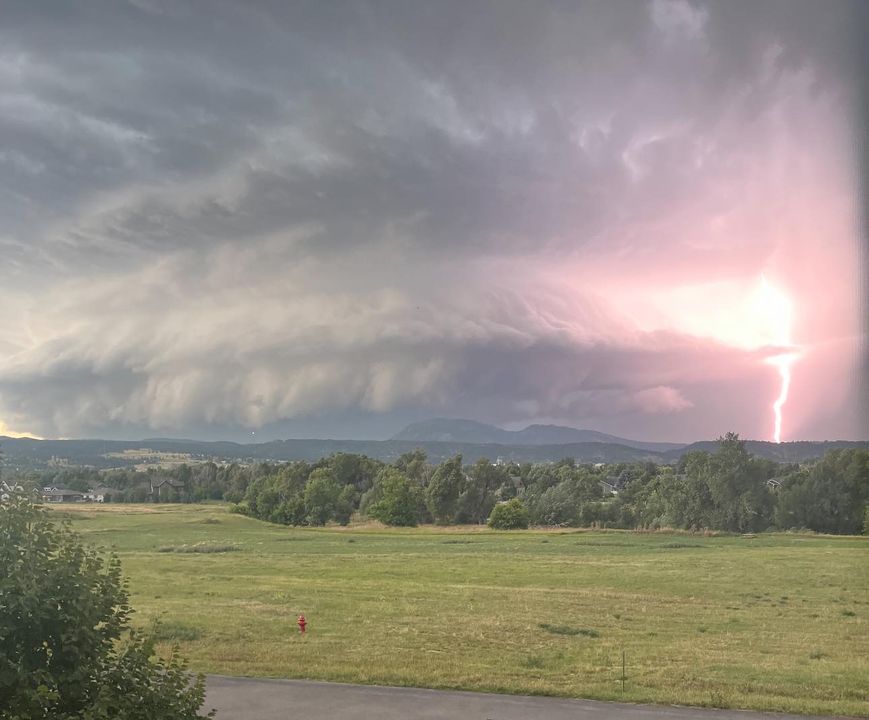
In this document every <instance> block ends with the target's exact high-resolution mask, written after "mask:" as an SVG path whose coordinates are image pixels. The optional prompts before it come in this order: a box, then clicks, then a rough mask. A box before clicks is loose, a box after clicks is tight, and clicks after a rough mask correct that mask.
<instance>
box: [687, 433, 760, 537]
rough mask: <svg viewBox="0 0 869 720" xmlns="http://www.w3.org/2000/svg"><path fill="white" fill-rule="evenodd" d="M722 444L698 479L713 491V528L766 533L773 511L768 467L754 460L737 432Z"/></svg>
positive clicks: (729, 435) (721, 439)
mask: <svg viewBox="0 0 869 720" xmlns="http://www.w3.org/2000/svg"><path fill="white" fill-rule="evenodd" d="M719 443H720V444H719V448H718V450H717V452H715V453H714V454H713V455H711V456H710V457H709V460H708V462H707V463H706V464H705V465H704V466H702V467H701V468H699V469H698V472H699V477H698V478H695V479H697V480H700V481H705V483H706V485H707V486H708V488H709V496H710V498H711V500H712V510H711V512H710V524H711V526H712V527H713V528H714V529H716V530H729V531H731V532H747V531H757V530H765V529H766V528H767V527H769V524H770V521H771V519H772V509H773V498H772V496H771V495H770V492H769V489H768V488H767V485H766V480H767V478H766V477H765V470H766V466H765V464H763V463H759V462H757V461H755V459H754V458H752V457H751V455H750V454H749V453H748V450H746V448H745V442H744V441H742V440H740V439H739V435H737V434H736V433H727V434H726V435H725V436H724V437H722V438H719ZM689 476H690V471H689Z"/></svg>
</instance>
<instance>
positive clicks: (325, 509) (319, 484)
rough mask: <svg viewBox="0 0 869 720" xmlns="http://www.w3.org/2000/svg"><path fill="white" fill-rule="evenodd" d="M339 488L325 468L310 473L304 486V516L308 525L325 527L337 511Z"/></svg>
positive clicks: (330, 472) (329, 471) (332, 475)
mask: <svg viewBox="0 0 869 720" xmlns="http://www.w3.org/2000/svg"><path fill="white" fill-rule="evenodd" d="M341 490H342V488H341V486H340V485H339V484H338V481H337V480H336V479H335V476H334V474H333V473H332V471H331V470H329V469H327V468H318V469H317V470H314V472H312V473H311V476H310V477H309V478H308V484H307V485H305V514H306V519H307V521H308V524H310V525H325V524H326V522H328V521H329V520H331V519H333V518H334V516H335V513H336V511H337V510H338V501H339V498H340V496H341Z"/></svg>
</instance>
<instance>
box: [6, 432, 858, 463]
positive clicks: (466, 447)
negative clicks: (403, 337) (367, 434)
mask: <svg viewBox="0 0 869 720" xmlns="http://www.w3.org/2000/svg"><path fill="white" fill-rule="evenodd" d="M496 429H497V428H496ZM570 429H571V428H568V430H570ZM521 432H524V431H521ZM717 445H718V444H717V442H715V441H711V442H708V441H704V442H697V443H693V444H691V445H687V446H685V447H678V446H677V447H675V448H672V449H669V450H649V449H644V448H641V447H631V446H629V445H624V444H620V443H614V442H570V443H556V444H546V445H542V444H541V445H532V444H525V445H523V444H518V443H514V444H510V443H486V442H466V441H464V442H463V441H459V440H435V441H432V440H398V439H392V440H277V441H274V442H267V443H257V444H250V445H247V444H245V445H243V444H239V443H232V442H200V441H195V440H170V439H160V438H151V439H146V440H32V439H27V438H9V437H2V436H0V451H2V452H3V460H2V465H3V466H4V467H6V468H9V469H14V470H42V469H46V468H49V467H57V468H58V469H61V468H63V467H65V466H77V465H78V466H82V465H86V466H91V467H96V468H106V469H107V468H113V467H114V468H116V467H130V466H133V465H136V464H138V463H140V462H142V457H140V455H137V453H141V452H142V451H145V450H150V451H152V452H153V453H166V454H171V455H172V456H173V457H172V458H171V459H172V461H173V462H177V461H178V458H177V457H175V456H176V455H178V454H181V455H187V456H188V457H189V461H190V462H202V461H206V460H213V461H216V462H241V463H251V462H263V461H271V462H279V461H286V460H308V461H315V460H319V459H320V458H323V457H326V456H328V455H331V454H332V453H336V452H345V453H358V454H361V455H368V456H369V457H372V458H377V459H379V460H384V461H386V462H390V461H393V460H395V459H396V458H398V457H399V456H400V455H401V454H403V453H406V452H410V451H411V450H414V449H416V448H421V449H423V450H425V452H426V453H427V454H428V458H429V460H430V461H431V462H434V463H439V462H441V461H443V460H446V459H447V458H449V457H452V456H454V455H456V454H457V453H461V455H462V457H463V458H464V461H465V462H467V463H472V462H475V461H476V460H478V459H479V458H483V457H484V458H488V459H490V460H493V461H494V460H497V459H499V458H500V459H501V460H503V461H504V462H555V461H558V460H561V459H562V458H567V457H572V458H574V459H576V460H577V461H578V462H585V463H591V462H603V463H616V462H636V461H645V460H649V461H652V462H657V463H675V462H677V461H678V460H679V458H680V457H681V456H682V455H683V454H684V453H686V452H690V451H693V450H705V451H707V452H714V450H715V449H716V448H717ZM747 446H748V450H749V451H750V452H751V453H752V454H754V455H757V456H759V457H764V458H769V459H771V460H776V461H778V462H803V461H805V460H810V459H812V458H817V457H820V456H821V455H823V454H824V453H825V452H827V451H828V450H832V449H834V448H851V447H859V448H867V449H869V442H848V441H832V442H792V443H781V444H780V445H777V444H775V443H770V442H761V441H755V440H750V441H748V443H747ZM127 453H129V456H128V455H126V454H127ZM185 461H187V459H185Z"/></svg>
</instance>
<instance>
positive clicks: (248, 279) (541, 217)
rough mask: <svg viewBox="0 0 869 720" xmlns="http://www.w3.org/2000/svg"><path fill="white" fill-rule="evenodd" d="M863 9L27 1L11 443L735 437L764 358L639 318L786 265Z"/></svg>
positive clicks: (11, 315) (6, 390) (12, 295)
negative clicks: (730, 393) (788, 170)
mask: <svg viewBox="0 0 869 720" xmlns="http://www.w3.org/2000/svg"><path fill="white" fill-rule="evenodd" d="M850 17H851V13H850V5H849V4H848V3H845V2H841V3H835V2H834V3H832V4H825V5H824V7H823V8H820V7H819V5H818V4H816V3H810V2H776V1H772V0H770V1H768V2H762V3H754V2H744V3H740V2H688V1H687V0H653V1H651V2H648V3H638V2H634V1H633V0H631V1H629V2H612V1H607V2H602V1H601V2H584V3H572V2H547V3H525V2H477V3H467V2H455V3H427V4H419V3H406V2H346V3H321V2H310V3H299V2H295V3H285V2H273V3H270V2H251V3H247V2H246V3H230V2H220V3H195V2H189V3H185V2H161V1H160V0H135V1H134V2H129V3H121V2H84V1H83V2H79V3H29V2H27V3H24V2H22V3H9V4H7V5H6V6H5V7H4V18H3V20H4V22H3V24H2V27H0V40H2V43H0V47H2V50H0V212H2V214H3V216H4V219H5V223H4V227H3V228H2V230H0V249H2V252H3V256H4V265H3V267H2V268H0V301H2V302H3V304H4V317H3V323H2V324H0V428H2V426H3V423H5V424H6V425H8V426H9V427H11V428H13V429H16V428H18V429H29V430H32V431H35V432H41V433H45V434H52V435H56V434H63V435H75V434H81V433H82V432H88V433H92V434H97V433H99V432H105V431H106V430H107V429H108V428H114V430H113V432H115V431H116V430H117V427H121V428H124V427H129V428H153V429H168V430H171V431H174V432H184V431H191V432H192V431H193V430H194V429H196V430H197V431H200V430H202V429H203V428H208V427H217V426H220V427H260V426H262V425H263V424H269V423H280V422H281V421H283V420H293V419H294V418H300V417H314V418H316V417H318V416H325V415H329V414H331V416H333V417H340V416H341V413H344V415H345V416H346V417H351V416H355V415H354V414H358V413H362V414H363V415H364V414H365V413H379V414H381V415H383V414H388V413H395V414H396V415H395V416H396V417H399V416H401V417H405V416H407V414H411V415H413V414H416V415H420V416H423V415H425V414H426V413H428V412H431V413H432V414H435V413H436V414H455V415H458V414H466V415H473V416H474V417H478V418H479V419H485V420H489V421H494V422H501V423H508V422H519V421H523V420H534V419H535V418H552V419H560V420H563V421H568V422H571V421H575V422H580V421H581V422H584V423H587V424H597V425H599V426H601V427H602V428H603V429H610V430H622V431H624V432H626V433H628V432H634V433H639V434H649V432H647V428H648V425H647V419H648V418H649V417H663V416H664V415H666V416H667V417H668V418H669V420H668V423H670V424H669V425H668V426H667V429H666V433H665V434H670V435H671V436H672V435H678V436H683V437H684V436H685V434H686V433H687V432H689V431H690V432H695V431H697V432H718V431H720V429H721V428H720V427H719V418H712V417H709V416H708V415H704V409H703V408H704V407H706V406H708V405H709V403H711V402H712V398H713V396H714V393H715V388H716V387H718V388H720V387H722V386H723V385H722V384H727V383H734V382H736V380H735V379H734V378H742V379H743V381H744V388H746V390H745V391H746V393H747V395H746V396H747V397H750V395H751V392H752V390H751V388H753V387H755V385H753V383H756V382H757V380H756V377H757V375H758V372H759V371H758V370H757V367H756V365H757V362H756V361H757V358H756V357H755V356H754V355H753V354H752V353H751V352H749V351H747V350H745V349H744V348H742V349H735V348H734V347H732V346H727V345H726V343H722V341H721V338H718V339H716V338H715V337H714V334H713V336H712V337H711V338H699V337H696V334H693V335H692V333H691V332H689V331H687V330H686V329H685V328H684V327H680V326H678V325H674V324H672V323H671V324H668V323H667V322H658V323H657V324H656V325H654V326H651V327H650V324H649V323H648V322H639V321H637V320H636V318H631V317H629V316H626V315H625V312H624V309H623V308H622V306H621V303H622V300H624V299H625V298H628V297H629V296H632V295H631V294H632V293H634V294H636V293H637V292H639V291H641V290H642V289H643V287H645V284H646V283H648V282H649V278H652V277H654V278H657V279H658V281H659V282H660V283H663V284H664V285H666V284H675V283H677V282H682V281H684V279H685V278H691V279H694V280H696V279H698V278H699V279H700V280H702V279H703V278H706V279H708V280H710V281H711V280H719V279H721V278H722V277H724V278H732V277H735V276H736V275H738V274H739V273H743V274H749V273H756V272H759V269H761V268H763V267H764V263H766V262H767V261H768V260H769V258H771V257H773V256H775V255H776V253H777V252H778V250H779V248H780V247H781V242H780V240H778V239H777V237H776V235H775V233H774V232H772V231H770V229H769V226H770V219H769V212H770V211H769V208H771V207H775V208H778V209H777V210H776V213H777V214H778V216H781V215H782V212H783V211H782V210H781V207H782V205H783V203H785V202H786V200H784V199H783V198H784V197H785V195H786V194H787V193H791V188H787V189H786V190H781V191H778V190H776V191H775V193H779V192H780V193H781V194H770V191H769V182H768V180H767V178H766V174H767V170H766V168H767V167H768V166H769V165H770V163H771V162H772V161H774V160H775V157H773V155H771V153H774V152H776V153H779V155H780V154H781V153H782V152H785V153H786V152H787V150H788V148H789V147H790V145H788V147H786V148H784V149H783V150H782V149H781V148H779V149H777V146H776V144H775V139H776V138H777V137H778V135H777V133H779V134H780V130H781V127H782V126H781V122H782V121H781V116H782V115H787V117H788V118H789V119H788V127H789V128H790V130H789V132H790V133H791V135H792V136H793V137H800V136H805V135H807V134H810V133H815V134H817V133H818V131H819V129H820V130H821V133H820V135H821V136H823V138H825V139H824V141H823V142H824V144H821V145H819V148H820V149H819V151H818V156H819V157H820V156H823V157H833V158H834V159H833V160H830V161H829V162H830V164H831V165H834V166H835V163H836V158H837V157H838V156H836V154H835V152H832V151H828V150H829V149H830V147H831V146H830V143H832V142H833V141H834V140H835V138H836V133H837V132H838V130H837V129H836V128H833V129H829V128H828V126H827V124H828V122H829V120H828V118H830V117H835V116H836V115H837V113H838V114H839V115H841V109H842V108H845V109H847V108H848V107H849V103H850V102H851V96H852V92H853V91H852V86H853V85H854V77H853V75H849V74H848V73H850V72H852V68H851V65H850V64H849V63H850V57H851V56H850V54H849V53H850V49H849V48H850V47H851V45H849V43H848V42H845V41H843V38H845V39H846V40H847V39H848V37H849V36H847V33H848V32H849V30H850V29H851V27H850V26H849V18H850ZM788 137H791V136H788ZM831 138H832V140H831ZM787 142H788V143H790V142H792V141H791V140H787ZM758 158H761V161H759V160H758ZM818 167H820V168H821V170H822V171H826V168H824V167H821V166H818ZM835 168H836V169H838V166H835ZM811 170H812V172H815V171H816V170H817V168H816V167H815V165H812V166H811ZM826 177H827V176H825V178H826ZM832 184H833V183H830V182H827V185H832ZM792 221H793V222H794V223H797V222H802V219H798V218H794V219H793V220H792ZM559 266H563V268H562V269H563V271H564V272H568V268H577V270H576V284H577V285H578V287H577V288H575V289H573V288H569V289H568V291H566V296H567V299H565V292H561V293H560V294H559V292H557V291H556V290H553V289H551V287H554V286H555V285H557V286H558V287H561V288H564V287H566V285H565V282H566V281H565V279H564V278H556V277H555V275H557V270H553V268H556V269H557V268H558V267H559ZM570 272H573V271H572V270H571V271H570ZM644 276H645V277H644ZM567 287H569V284H568V285H567ZM649 289H650V291H651V289H652V288H651V287H650V288H649ZM656 328H657V330H656ZM761 374H762V372H761ZM215 388H217V390H215ZM756 410H757V409H756V408H755V410H753V411H752V412H754V413H755V414H756ZM728 412H730V411H728ZM402 413H404V415H402ZM749 415H750V413H747V416H746V417H745V418H743V423H744V429H745V430H746V431H748V432H761V430H760V428H761V427H762V426H763V422H765V421H759V420H758V419H757V417H754V416H751V417H749ZM731 416H732V417H733V420H734V421H737V420H739V418H738V417H737V415H736V413H735V411H733V413H731ZM673 418H676V420H673ZM678 418H682V420H678ZM336 422H337V421H336ZM680 422H681V425H680V424H679V423H680ZM851 431H852V430H851V429H849V428H847V427H844V428H843V429H842V430H841V431H840V432H845V433H848V432H851ZM203 432H204V431H203ZM652 433H654V431H652Z"/></svg>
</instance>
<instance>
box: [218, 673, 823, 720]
mask: <svg viewBox="0 0 869 720" xmlns="http://www.w3.org/2000/svg"><path fill="white" fill-rule="evenodd" d="M205 708H206V709H209V710H210V709H211V708H217V711H218V713H217V718H218V720H296V719H298V720H568V719H569V720H761V719H764V720H807V718H806V717H805V716H797V715H777V714H768V713H751V712H742V711H738V710H737V711H734V710H701V709H692V708H681V707H678V708H677V707H668V706H655V705H627V704H622V703H608V702H595V701H593V700H565V699H562V698H547V697H526V696H523V695H488V694H485V693H475V692H451V691H444V690H419V689H417V688H398V687H379V686H371V685H344V684H341V683H326V682H315V681H310V680H260V679H253V678H233V677H223V676H219V675H209V676H208V692H207V694H206V697H205ZM825 720H830V718H826V719H825Z"/></svg>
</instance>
